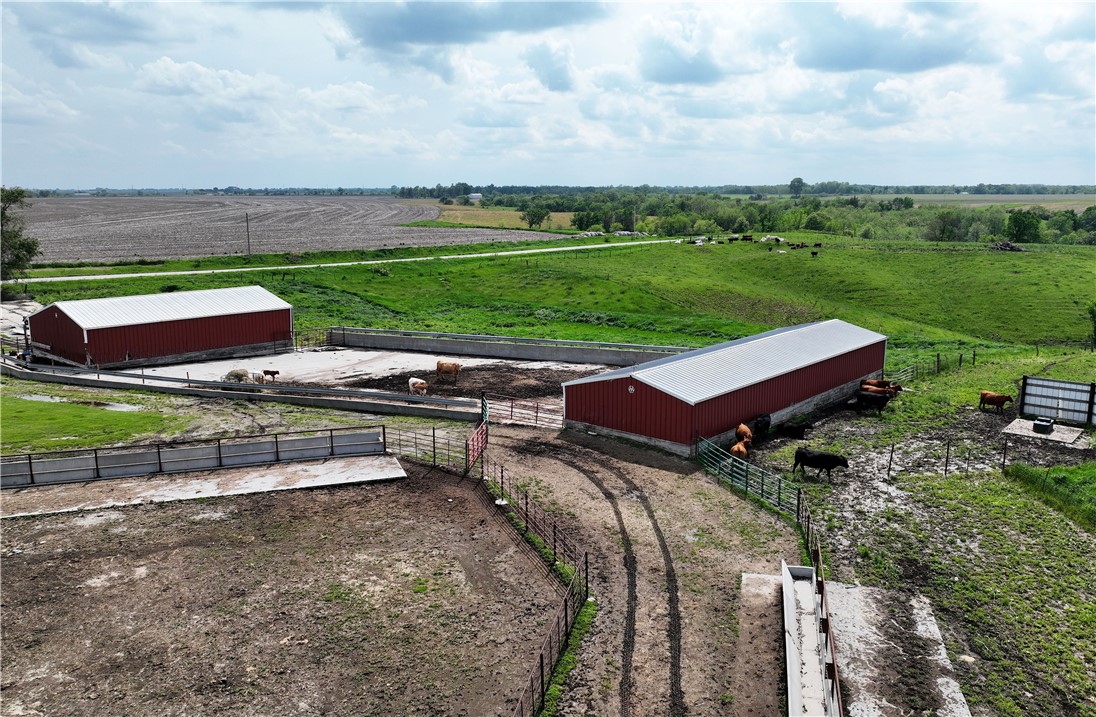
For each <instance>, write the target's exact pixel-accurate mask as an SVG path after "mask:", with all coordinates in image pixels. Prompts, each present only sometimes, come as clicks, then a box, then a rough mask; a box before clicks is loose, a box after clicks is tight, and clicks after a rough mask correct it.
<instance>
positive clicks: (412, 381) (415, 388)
mask: <svg viewBox="0 0 1096 717" xmlns="http://www.w3.org/2000/svg"><path fill="white" fill-rule="evenodd" d="M407 392H408V393H410V394H412V395H415V396H425V395H426V381H423V380H422V379H421V378H414V377H411V378H409V379H407Z"/></svg>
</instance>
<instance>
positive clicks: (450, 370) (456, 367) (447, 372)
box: [435, 361, 461, 383]
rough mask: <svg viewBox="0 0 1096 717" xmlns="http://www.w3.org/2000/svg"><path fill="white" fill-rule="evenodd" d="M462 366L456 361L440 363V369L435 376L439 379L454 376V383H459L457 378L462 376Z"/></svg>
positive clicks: (438, 368)
mask: <svg viewBox="0 0 1096 717" xmlns="http://www.w3.org/2000/svg"><path fill="white" fill-rule="evenodd" d="M460 368H461V366H460V364H459V363H457V362H456V361H438V367H437V370H436V371H435V375H436V376H438V377H439V378H440V377H442V376H452V377H453V383H456V382H457V376H458V375H459V374H460Z"/></svg>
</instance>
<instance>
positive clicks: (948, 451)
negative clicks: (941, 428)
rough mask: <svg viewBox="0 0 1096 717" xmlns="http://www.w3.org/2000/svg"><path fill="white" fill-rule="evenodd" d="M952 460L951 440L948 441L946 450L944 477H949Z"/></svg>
mask: <svg viewBox="0 0 1096 717" xmlns="http://www.w3.org/2000/svg"><path fill="white" fill-rule="evenodd" d="M950 458H951V439H950V438H949V439H948V445H947V448H945V449H944V477H945V478H947V477H948V461H949V459H950Z"/></svg>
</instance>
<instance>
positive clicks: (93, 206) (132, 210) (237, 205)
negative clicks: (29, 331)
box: [23, 195, 544, 262]
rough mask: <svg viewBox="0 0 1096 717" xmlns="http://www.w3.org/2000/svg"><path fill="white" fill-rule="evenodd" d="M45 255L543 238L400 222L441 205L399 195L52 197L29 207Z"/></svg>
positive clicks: (269, 250)
mask: <svg viewBox="0 0 1096 717" xmlns="http://www.w3.org/2000/svg"><path fill="white" fill-rule="evenodd" d="M23 216H24V218H25V219H26V222H27V234H28V235H29V236H33V237H35V238H37V239H38V240H39V243H40V248H41V251H42V253H41V255H40V256H39V257H38V259H37V261H39V262H70V261H71V262H76V261H80V262H94V261H122V260H127V259H180V258H191V257H193V258H202V257H213V256H224V255H247V254H249V253H250V254H277V253H302V252H308V251H323V250H353V249H366V250H369V249H392V248H397V247H401V246H407V247H410V246H442V245H451V244H473V243H480V242H488V241H493V240H494V241H498V240H507V241H522V240H527V239H543V238H544V235H543V234H540V233H537V232H521V231H514V230H503V229H499V230H485V229H460V228H437V227H407V226H400V225H402V224H407V223H409V222H415V221H421V220H431V219H437V218H438V216H439V210H438V208H437V207H432V206H429V205H422V204H414V205H412V204H403V203H401V202H400V201H399V200H398V199H396V198H394V197H379V196H378V197H319V196H312V197H291V196H285V197H259V196H256V197H246V196H219V197H218V196H199V195H194V196H182V197H179V196H173V197H48V198H43V199H35V200H33V201H32V202H31V206H30V208H29V209H27V210H26V211H25V212H24V213H23Z"/></svg>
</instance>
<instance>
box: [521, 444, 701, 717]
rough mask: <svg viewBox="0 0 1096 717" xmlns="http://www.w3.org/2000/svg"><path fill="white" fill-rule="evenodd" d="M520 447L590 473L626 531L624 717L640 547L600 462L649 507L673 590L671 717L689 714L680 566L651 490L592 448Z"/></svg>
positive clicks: (630, 683) (631, 683) (625, 715)
mask: <svg viewBox="0 0 1096 717" xmlns="http://www.w3.org/2000/svg"><path fill="white" fill-rule="evenodd" d="M505 442H507V443H512V445H513V446H514V448H515V450H519V451H520V450H528V449H532V452H535V453H537V454H539V455H542V456H545V457H548V458H550V460H553V461H556V462H558V463H562V464H563V465H566V466H569V467H570V468H572V469H573V470H575V471H577V472H578V473H580V474H581V475H583V476H585V477H586V478H587V479H588V480H589V481H590V482H591V483H592V484H593V485H594V486H595V487H596V488H597V489H598V490H599V491H600V492H601V494H602V495H603V496H604V497H605V499H606V501H608V503H609V505H610V506H611V508H612V510H613V514H614V516H615V518H616V521H617V528H618V530H619V532H620V536H621V543H622V545H623V549H624V564H625V567H626V569H627V575H628V599H627V612H626V618H625V628H624V629H625V636H624V647H623V650H622V659H621V681H620V705H621V712H620V713H621V717H631V714H632V697H633V694H632V692H633V690H634V688H635V678H634V676H633V674H632V667H633V664H634V652H635V637H636V613H637V608H638V601H639V595H638V570H637V563H636V557H635V550H634V546H633V543H632V539H631V536H630V535H629V533H628V530H627V527H626V526H625V524H624V519H623V514H622V512H621V510H620V506H619V502H618V496H617V495H615V494H614V493H613V492H612V491H611V490H610V489H609V488H608V487H607V485H606V484H605V481H604V480H603V479H602V478H601V477H600V476H599V475H598V474H597V471H596V470H595V469H594V468H591V466H596V467H597V468H599V469H601V470H602V471H605V472H608V473H609V474H610V475H612V476H613V477H614V478H616V479H617V480H619V481H620V482H621V483H622V484H623V485H624V487H625V488H626V490H627V491H628V492H629V494H630V495H631V496H632V497H635V498H636V500H638V501H639V503H640V505H641V506H642V507H643V511H644V513H645V514H646V516H647V520H648V521H649V522H650V524H651V529H652V531H653V532H654V535H655V539H656V541H657V542H658V547H659V551H660V553H661V554H662V564H663V574H664V576H665V579H666V593H667V608H668V625H667V628H666V636H667V641H668V647H669V657H670V664H669V695H670V704H669V711H668V714H669V715H671V717H684V715H685V714H686V707H685V694H684V690H683V688H682V675H681V639H682V635H681V607H680V599H679V595H678V580H677V571H676V568H675V567H674V561H673V556H672V555H671V553H670V546H669V543H667V541H666V537H665V535H664V534H663V532H662V527H661V526H660V525H659V523H658V517H657V516H656V515H655V511H654V507H653V506H652V505H651V502H650V499H649V498H648V497H647V494H646V492H645V491H643V490H642V489H641V488H640V487H639V486H638V485H637V484H636V483H635V481H633V480H632V479H631V477H629V475H628V474H627V472H625V471H624V470H623V469H622V468H621V467H620V466H618V465H616V464H615V463H614V462H613V461H611V460H609V459H607V458H606V457H605V456H603V455H601V454H599V453H597V452H595V451H591V450H589V449H585V448H579V447H577V446H571V451H572V453H575V452H577V453H579V457H571V456H561V455H560V451H559V446H557V445H554V444H552V443H550V442H547V441H538V440H533V441H510V440H506V441H505Z"/></svg>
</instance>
